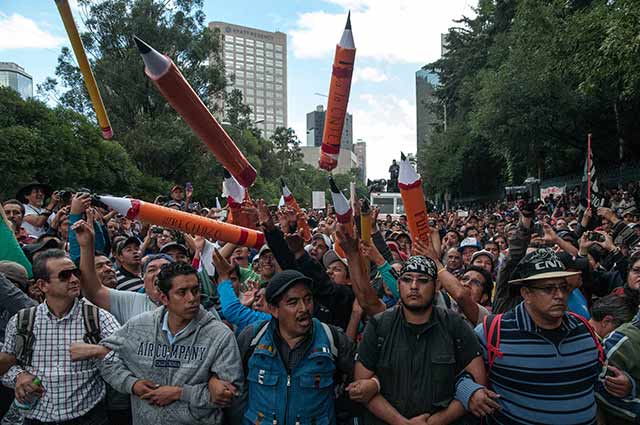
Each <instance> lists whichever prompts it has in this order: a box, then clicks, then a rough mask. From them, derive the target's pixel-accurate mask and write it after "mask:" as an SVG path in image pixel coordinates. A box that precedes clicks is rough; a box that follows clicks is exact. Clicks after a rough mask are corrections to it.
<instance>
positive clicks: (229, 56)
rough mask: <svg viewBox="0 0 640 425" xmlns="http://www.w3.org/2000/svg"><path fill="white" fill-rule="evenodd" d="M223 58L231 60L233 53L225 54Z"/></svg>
mask: <svg viewBox="0 0 640 425" xmlns="http://www.w3.org/2000/svg"><path fill="white" fill-rule="evenodd" d="M224 57H225V59H231V60H233V52H225V54H224Z"/></svg>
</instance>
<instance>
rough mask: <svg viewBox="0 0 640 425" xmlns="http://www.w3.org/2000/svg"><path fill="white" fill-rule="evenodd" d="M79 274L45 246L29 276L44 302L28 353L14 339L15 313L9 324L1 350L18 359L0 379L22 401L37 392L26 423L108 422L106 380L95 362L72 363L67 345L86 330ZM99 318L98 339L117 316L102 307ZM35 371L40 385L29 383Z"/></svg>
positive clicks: (61, 254) (59, 252) (108, 331)
mask: <svg viewBox="0 0 640 425" xmlns="http://www.w3.org/2000/svg"><path fill="white" fill-rule="evenodd" d="M79 277H80V270H79V269H78V268H77V267H76V266H75V264H74V263H73V261H71V259H70V258H69V257H68V256H67V255H66V253H65V252H64V251H62V250H59V249H49V250H46V251H43V252H42V253H40V254H38V255H37V256H36V257H35V260H34V264H33V278H34V279H35V281H36V284H37V285H38V286H39V287H40V289H41V290H42V292H43V293H44V295H45V301H44V302H43V303H42V304H40V305H39V306H37V307H36V310H35V316H34V321H33V327H32V332H33V344H32V345H31V349H32V350H33V351H32V355H30V356H23V355H21V354H20V352H21V351H20V350H19V346H18V345H17V344H16V342H17V338H16V334H17V333H20V332H18V331H17V329H16V321H17V319H16V317H17V315H16V316H13V317H12V318H11V320H10V321H9V324H8V325H7V330H6V336H5V342H4V345H3V347H2V352H3V353H7V354H10V355H14V356H16V357H18V360H19V362H18V365H16V366H13V367H12V368H11V369H9V371H8V372H7V373H6V374H5V375H4V376H3V377H2V383H3V384H4V385H6V386H9V387H11V388H15V397H16V399H17V400H18V401H20V402H24V401H25V400H26V399H29V398H32V397H33V396H38V397H40V400H39V402H38V403H37V404H36V405H35V407H33V408H32V409H31V410H29V411H28V412H27V413H26V420H25V424H41V423H54V422H55V423H60V424H66V423H82V424H91V425H94V424H96V425H101V424H106V423H107V419H106V413H105V408H104V405H103V402H102V400H103V399H104V396H105V384H104V381H103V380H102V378H101V377H100V371H99V369H98V364H97V361H96V360H81V361H75V362H72V361H71V357H70V355H69V347H70V345H71V344H72V343H74V342H77V341H82V340H83V338H84V337H85V336H86V333H87V329H86V325H85V321H84V315H83V310H84V303H85V301H84V300H80V299H79V296H80V279H79ZM98 321H99V329H100V338H106V337H107V336H109V335H111V334H112V333H113V332H114V331H115V330H116V329H117V328H118V322H117V321H116V320H115V318H114V317H113V316H112V315H111V314H109V313H108V312H106V311H104V310H98ZM29 357H30V359H29ZM36 376H37V377H38V378H39V379H40V381H41V382H42V384H41V385H40V386H36V385H34V384H33V381H34V379H35V378H36ZM70 421H71V422H70Z"/></svg>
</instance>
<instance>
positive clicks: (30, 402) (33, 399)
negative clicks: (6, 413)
mask: <svg viewBox="0 0 640 425" xmlns="http://www.w3.org/2000/svg"><path fill="white" fill-rule="evenodd" d="M33 385H35V386H36V387H39V386H40V385H42V381H40V378H38V377H37V376H36V377H35V378H33ZM38 400H40V396H39V395H38V394H29V395H28V396H27V397H26V400H25V401H24V403H20V402H19V401H18V399H17V398H14V399H13V405H12V407H15V409H16V410H18V411H21V412H28V411H29V410H31V409H33V408H34V407H36V405H37V404H38Z"/></svg>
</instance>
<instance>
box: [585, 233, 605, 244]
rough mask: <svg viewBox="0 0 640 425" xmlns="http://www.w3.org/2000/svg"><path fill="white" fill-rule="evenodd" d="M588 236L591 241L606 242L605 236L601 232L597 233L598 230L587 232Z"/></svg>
mask: <svg viewBox="0 0 640 425" xmlns="http://www.w3.org/2000/svg"><path fill="white" fill-rule="evenodd" d="M587 238H588V239H589V240H590V241H595V242H604V236H603V235H601V234H600V233H597V232H588V233H587Z"/></svg>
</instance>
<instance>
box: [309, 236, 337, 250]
mask: <svg viewBox="0 0 640 425" xmlns="http://www.w3.org/2000/svg"><path fill="white" fill-rule="evenodd" d="M316 239H320V240H322V241H323V242H324V244H325V245H326V246H327V248H329V249H331V248H333V243H331V239H330V238H329V236H327V235H325V234H324V233H316V234H315V235H313V236H312V237H311V240H312V241H313V240H316Z"/></svg>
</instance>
